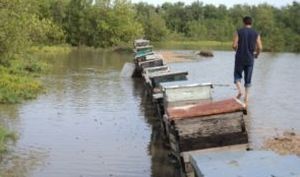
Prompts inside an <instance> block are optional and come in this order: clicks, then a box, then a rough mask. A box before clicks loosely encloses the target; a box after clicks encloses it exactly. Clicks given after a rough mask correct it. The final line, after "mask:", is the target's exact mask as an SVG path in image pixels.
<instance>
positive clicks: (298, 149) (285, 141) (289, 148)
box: [264, 132, 300, 156]
mask: <svg viewBox="0 0 300 177" xmlns="http://www.w3.org/2000/svg"><path fill="white" fill-rule="evenodd" d="M264 147H265V148H267V149H270V150H273V151H275V152H277V153H279V154H297V155H299V156H300V135H296V134H295V133H293V132H285V133H283V135H282V136H279V137H275V138H272V139H269V140H267V141H266V142H265V145H264Z"/></svg>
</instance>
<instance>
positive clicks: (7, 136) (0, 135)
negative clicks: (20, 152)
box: [0, 126, 16, 157]
mask: <svg viewBox="0 0 300 177" xmlns="http://www.w3.org/2000/svg"><path fill="white" fill-rule="evenodd" d="M15 139H16V135H15V134H14V133H10V132H8V131H7V130H6V129H5V128H3V127H1V126H0V157H1V154H2V153H4V152H5V151H6V150H7V148H6V142H7V141H9V140H13V141H14V140H15Z"/></svg>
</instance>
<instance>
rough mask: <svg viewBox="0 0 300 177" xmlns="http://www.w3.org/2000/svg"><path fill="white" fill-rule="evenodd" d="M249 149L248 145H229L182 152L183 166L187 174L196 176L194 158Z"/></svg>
mask: <svg viewBox="0 0 300 177" xmlns="http://www.w3.org/2000/svg"><path fill="white" fill-rule="evenodd" d="M248 148H249V145H248V144H238V145H229V146H223V147H217V148H209V149H200V150H194V151H185V152H181V153H180V156H181V159H182V161H181V165H182V168H184V171H185V173H187V174H191V175H194V168H193V166H192V163H191V161H192V157H195V156H199V155H203V154H207V153H217V152H235V151H246V150H247V149H248Z"/></svg>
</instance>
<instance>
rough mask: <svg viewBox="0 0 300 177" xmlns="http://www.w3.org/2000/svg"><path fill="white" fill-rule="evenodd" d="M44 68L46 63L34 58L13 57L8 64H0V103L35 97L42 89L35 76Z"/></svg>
mask: <svg viewBox="0 0 300 177" xmlns="http://www.w3.org/2000/svg"><path fill="white" fill-rule="evenodd" d="M46 68H47V65H46V64H44V63H42V62H39V61H37V60H35V59H27V60H25V59H15V60H11V61H10V63H9V65H8V66H1V65H0V75H1V77H0V103H2V104H3V103H19V102H21V101H23V100H27V99H33V98H36V97H37V95H38V94H39V93H41V92H42V91H43V87H42V84H41V83H40V82H39V81H38V80H37V77H38V76H39V75H40V74H41V73H42V72H44V71H45V70H46Z"/></svg>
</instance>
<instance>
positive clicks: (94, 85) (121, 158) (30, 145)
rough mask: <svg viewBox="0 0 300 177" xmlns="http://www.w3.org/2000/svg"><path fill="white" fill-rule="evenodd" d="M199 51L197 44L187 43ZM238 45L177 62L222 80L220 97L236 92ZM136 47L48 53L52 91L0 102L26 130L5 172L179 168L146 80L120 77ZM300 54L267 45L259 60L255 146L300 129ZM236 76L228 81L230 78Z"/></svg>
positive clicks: (123, 172) (21, 175)
mask: <svg viewBox="0 0 300 177" xmlns="http://www.w3.org/2000/svg"><path fill="white" fill-rule="evenodd" d="M180 52H183V53H192V52H193V51H180ZM233 56H234V53H233V52H223V51H219V52H215V57H214V58H211V59H202V58H197V59H195V60H194V61H192V62H185V63H174V64H170V66H171V69H172V70H186V71H189V76H188V78H189V80H191V81H195V82H212V83H214V84H220V85H219V86H216V87H215V88H214V93H213V97H214V99H222V98H228V97H232V96H234V95H235V92H236V90H235V89H234V86H233V84H232V75H233V74H232V70H233ZM131 60H132V54H126V53H112V52H95V51H84V50H80V51H73V52H72V53H71V54H69V55H62V56H52V57H48V59H47V61H48V62H49V63H53V69H52V70H53V71H52V72H51V73H49V74H48V75H46V76H45V77H43V78H42V81H43V82H44V83H45V86H46V87H47V92H46V93H45V94H43V95H41V96H39V97H38V98H37V99H36V100H31V101H27V102H24V103H22V104H19V105H0V121H1V123H2V124H4V125H5V126H7V127H8V128H9V129H11V130H14V131H16V132H17V134H18V135H19V139H18V140H17V141H16V143H15V144H12V145H10V149H11V151H10V152H9V153H8V154H7V155H6V156H5V158H4V159H3V161H2V163H1V165H0V176H1V175H2V176H3V177H113V176H119V177H141V176H143V177H150V176H152V177H168V176H178V175H177V172H176V169H175V167H174V165H172V164H171V162H170V161H169V159H168V151H167V149H166V146H165V145H164V143H163V142H162V140H161V138H160V131H159V126H160V124H159V121H158V119H157V117H156V115H155V112H154V108H153V107H152V105H151V103H150V101H149V100H148V99H147V97H146V95H145V92H144V90H143V84H142V81H141V80H132V79H128V78H121V77H120V72H121V69H122V66H123V64H124V63H125V62H130V61H131ZM299 68H300V55H296V54H289V53H283V54H276V55H274V54H268V53H264V54H262V56H261V57H260V58H259V59H258V60H257V61H256V63H255V69H254V76H253V87H252V88H251V96H250V103H249V105H250V106H249V114H248V116H247V118H246V119H247V123H248V128H249V136H250V141H251V146H252V147H253V148H261V146H262V144H263V142H264V141H265V140H266V139H267V138H270V137H273V136H276V135H279V134H281V133H282V132H283V131H294V132H296V133H300V118H299V115H300V109H299V108H298V107H299V105H300V96H299V94H298V91H299V90H300V83H299V81H300V80H299V78H298V77H299V76H300V70H299ZM227 84H229V86H227Z"/></svg>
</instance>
